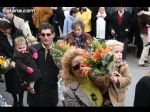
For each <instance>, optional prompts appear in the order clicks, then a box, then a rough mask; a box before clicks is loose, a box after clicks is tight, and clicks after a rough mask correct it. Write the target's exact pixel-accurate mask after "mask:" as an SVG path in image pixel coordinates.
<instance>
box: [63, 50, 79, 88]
mask: <svg viewBox="0 0 150 112" xmlns="http://www.w3.org/2000/svg"><path fill="white" fill-rule="evenodd" d="M81 51H82V49H80V48H72V49H69V50H68V51H67V52H66V53H65V54H64V56H63V57H62V60H61V65H62V69H63V70H64V77H63V78H64V83H65V85H68V84H71V83H72V82H74V81H75V80H76V79H75V78H74V76H73V74H74V73H73V71H72V68H71V66H72V65H71V62H72V60H73V59H74V58H75V57H76V56H82V53H81Z"/></svg>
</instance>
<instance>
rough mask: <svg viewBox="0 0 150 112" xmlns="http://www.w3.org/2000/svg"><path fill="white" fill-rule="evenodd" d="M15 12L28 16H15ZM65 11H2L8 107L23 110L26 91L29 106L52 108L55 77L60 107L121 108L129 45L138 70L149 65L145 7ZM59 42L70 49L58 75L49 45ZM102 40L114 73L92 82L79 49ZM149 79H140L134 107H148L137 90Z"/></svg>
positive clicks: (0, 49) (149, 14)
mask: <svg viewBox="0 0 150 112" xmlns="http://www.w3.org/2000/svg"><path fill="white" fill-rule="evenodd" d="M19 9H20V10H24V9H31V11H30V12H28V13H23V12H17V10H19ZM68 9H69V8H68ZM64 12H65V11H64V8H63V7H1V10H0V57H7V58H11V59H12V60H11V62H10V67H11V70H9V71H8V72H7V73H6V74H4V78H5V80H4V79H3V78H2V77H1V78H0V81H1V82H2V83H5V85H6V91H7V92H9V93H10V94H11V95H12V97H13V104H12V106H13V107H23V106H24V104H23V98H24V91H27V92H28V95H27V103H28V105H29V107H35V106H39V107H44V106H47V107H52V106H54V107H56V106H57V104H58V101H59V100H60V99H59V93H58V80H59V76H61V77H62V81H63V83H64V90H63V97H64V99H63V104H64V105H63V106H65V107H74V106H77V107H118V106H124V101H125V93H126V91H127V88H128V86H129V85H130V84H131V83H132V74H131V73H130V70H129V67H128V63H127V62H126V57H127V56H128V55H127V54H128V45H129V44H131V43H132V44H135V45H136V46H137V49H138V51H137V54H136V56H137V57H138V58H140V59H139V66H140V67H147V66H148V64H147V63H148V55H149V41H150V39H148V38H150V37H149V36H150V33H148V32H150V31H149V30H148V29H149V24H150V19H149V18H150V10H149V8H148V7H71V8H70V9H69V13H67V14H65V13H64ZM60 40H62V42H66V43H67V44H69V45H70V46H74V48H72V49H69V50H68V51H66V53H65V54H64V55H63V56H62V60H61V62H60V63H61V66H62V70H61V69H60V68H59V67H58V66H57V65H56V64H55V62H54V61H55V60H54V59H53V57H52V55H51V48H52V45H53V43H55V42H58V41H60ZM101 40H106V46H107V47H109V49H110V51H109V52H110V53H111V54H112V55H113V56H114V58H113V62H112V63H111V64H113V65H114V66H115V68H116V69H115V70H114V71H111V73H109V75H107V74H106V75H105V76H99V77H97V76H93V74H94V73H93V72H92V71H90V70H89V71H88V72H87V71H84V69H82V63H81V62H82V61H81V60H82V58H83V56H82V50H85V51H88V52H91V44H92V42H93V41H101ZM83 74H86V75H83ZM87 74H88V75H87ZM148 74H149V72H148ZM148 79H149V76H145V77H144V78H143V79H141V80H140V81H139V82H138V84H137V85H136V92H135V100H134V106H149V103H150V100H149V99H148V98H147V99H146V96H144V95H141V93H140V92H141V91H145V94H147V93H146V92H147V89H146V90H143V87H141V86H143V85H142V84H143V83H144V84H145V83H146V84H147V83H148V82H147V81H148ZM145 81H146V82H145ZM144 86H145V85H144ZM147 86H148V85H147ZM147 88H148V87H147ZM139 95H140V96H141V99H142V96H143V98H145V100H141V99H139V97H138V96H139ZM0 98H2V97H0ZM3 101H4V100H3ZM140 101H143V102H147V103H142V102H140ZM1 103H3V105H1ZM4 104H6V105H7V103H6V101H5V103H4V102H0V106H4Z"/></svg>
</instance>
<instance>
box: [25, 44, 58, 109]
mask: <svg viewBox="0 0 150 112" xmlns="http://www.w3.org/2000/svg"><path fill="white" fill-rule="evenodd" d="M34 47H35V48H36V49H37V51H38V59H37V60H36V63H37V65H38V68H39V69H40V72H41V74H42V76H43V77H42V78H41V79H40V80H37V81H36V82H35V85H34V89H35V93H36V94H35V95H31V94H30V93H28V97H27V102H28V104H29V106H56V105H57V103H58V85H57V81H58V77H57V76H58V73H59V68H58V67H57V66H56V65H55V64H54V60H53V58H52V56H51V54H50V51H48V53H47V58H46V60H45V49H44V48H43V46H42V44H41V43H39V44H36V45H34Z"/></svg>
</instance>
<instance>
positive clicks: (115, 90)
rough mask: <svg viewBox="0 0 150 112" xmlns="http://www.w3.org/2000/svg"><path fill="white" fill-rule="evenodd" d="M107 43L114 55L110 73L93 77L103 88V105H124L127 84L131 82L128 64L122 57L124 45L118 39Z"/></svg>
mask: <svg viewBox="0 0 150 112" xmlns="http://www.w3.org/2000/svg"><path fill="white" fill-rule="evenodd" d="M106 45H107V46H108V47H109V48H110V53H111V54H112V55H113V56H114V61H113V62H112V63H111V64H110V67H109V68H111V69H110V74H108V75H105V76H100V77H95V76H91V78H92V79H93V80H94V82H95V84H96V85H98V86H99V87H100V88H101V89H103V96H104V102H103V106H123V105H124V100H125V92H126V90H127V86H129V84H130V83H131V74H130V71H129V67H128V64H127V62H126V61H125V60H123V59H122V52H123V46H124V45H123V43H121V42H119V41H116V40H108V41H107V42H106ZM112 68H113V69H112Z"/></svg>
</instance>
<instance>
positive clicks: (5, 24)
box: [0, 18, 14, 30]
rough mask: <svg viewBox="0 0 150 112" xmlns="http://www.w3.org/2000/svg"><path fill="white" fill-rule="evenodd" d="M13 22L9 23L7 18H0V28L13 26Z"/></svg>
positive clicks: (4, 28)
mask: <svg viewBox="0 0 150 112" xmlns="http://www.w3.org/2000/svg"><path fill="white" fill-rule="evenodd" d="M13 25H14V24H13V23H11V22H10V21H9V20H7V19H3V18H1V19H0V28H1V29H3V30H7V29H10V28H12V27H13Z"/></svg>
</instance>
